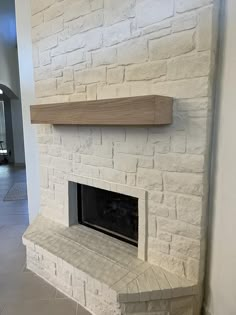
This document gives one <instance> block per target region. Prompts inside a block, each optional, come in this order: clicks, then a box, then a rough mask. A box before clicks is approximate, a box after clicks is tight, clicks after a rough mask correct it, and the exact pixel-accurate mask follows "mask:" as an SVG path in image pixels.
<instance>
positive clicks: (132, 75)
mask: <svg viewBox="0 0 236 315" xmlns="http://www.w3.org/2000/svg"><path fill="white" fill-rule="evenodd" d="M166 72H167V66H166V62H165V61H157V62H148V63H144V64H140V65H131V66H128V67H126V71H125V78H126V80H127V81H138V80H151V79H157V78H160V77H161V76H164V75H165V74H166Z"/></svg>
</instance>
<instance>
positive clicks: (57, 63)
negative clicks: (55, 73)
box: [52, 55, 67, 70]
mask: <svg viewBox="0 0 236 315" xmlns="http://www.w3.org/2000/svg"><path fill="white" fill-rule="evenodd" d="M66 60H67V57H66V55H61V56H55V57H53V58H52V67H53V70H59V69H63V68H64V67H65V66H66Z"/></svg>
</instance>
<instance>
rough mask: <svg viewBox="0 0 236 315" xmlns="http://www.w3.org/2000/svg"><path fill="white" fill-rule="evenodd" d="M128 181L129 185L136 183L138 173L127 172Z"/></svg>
mask: <svg viewBox="0 0 236 315" xmlns="http://www.w3.org/2000/svg"><path fill="white" fill-rule="evenodd" d="M126 183H127V185H128V186H135V185H136V174H127V178H126Z"/></svg>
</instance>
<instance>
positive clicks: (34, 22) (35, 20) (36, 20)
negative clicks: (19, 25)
mask: <svg viewBox="0 0 236 315" xmlns="http://www.w3.org/2000/svg"><path fill="white" fill-rule="evenodd" d="M41 23H43V13H42V12H39V13H37V14H35V15H33V16H32V17H31V26H32V27H35V26H38V25H40V24H41Z"/></svg>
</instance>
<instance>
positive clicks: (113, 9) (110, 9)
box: [104, 0, 135, 25]
mask: <svg viewBox="0 0 236 315" xmlns="http://www.w3.org/2000/svg"><path fill="white" fill-rule="evenodd" d="M134 7H135V1H134V0H120V1H119V2H118V1H117V0H105V1H104V22H105V25H112V24H115V23H117V22H120V21H124V20H127V19H128V18H130V17H134V15H135V12H134Z"/></svg>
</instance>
